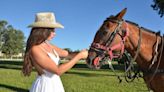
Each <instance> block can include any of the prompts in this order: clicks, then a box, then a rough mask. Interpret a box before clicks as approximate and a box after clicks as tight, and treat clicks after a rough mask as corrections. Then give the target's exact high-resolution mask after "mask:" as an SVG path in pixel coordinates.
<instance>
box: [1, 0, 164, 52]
mask: <svg viewBox="0 0 164 92" xmlns="http://www.w3.org/2000/svg"><path fill="white" fill-rule="evenodd" d="M151 4H153V0H1V3H0V20H6V21H7V22H8V24H10V25H12V26H13V27H14V28H15V29H18V30H22V31H23V33H24V35H25V37H26V39H27V38H28V36H29V33H30V31H31V29H30V28H28V27H27V26H28V25H29V24H31V23H33V22H34V20H35V14H36V13H38V12H53V13H54V14H55V17H56V21H57V22H59V23H61V24H62V25H64V27H65V28H64V29H56V36H55V38H54V39H53V40H52V41H51V43H52V44H55V45H57V46H59V47H60V48H70V49H71V50H81V49H88V48H89V46H90V45H91V43H92V41H93V39H94V36H95V33H96V32H97V30H98V29H99V27H100V26H101V25H102V23H103V21H104V20H105V19H106V18H107V17H109V16H110V15H116V14H117V13H119V12H120V11H121V10H122V9H124V8H127V12H126V14H125V15H124V20H130V21H132V22H134V23H136V24H138V25H139V26H141V27H144V28H147V29H150V30H152V31H154V32H157V31H161V33H162V34H163V33H164V18H160V16H159V15H158V13H157V11H154V10H153V9H152V7H150V6H151Z"/></svg>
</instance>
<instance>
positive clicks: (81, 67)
mask: <svg viewBox="0 0 164 92" xmlns="http://www.w3.org/2000/svg"><path fill="white" fill-rule="evenodd" d="M21 67H22V62H16V61H3V62H2V61H0V92H28V89H29V88H30V87H31V85H32V82H33V80H34V79H35V77H36V72H32V74H31V76H30V77H24V76H23V75H22V73H21ZM118 67H119V66H116V68H117V69H118V70H117V73H118V74H119V75H123V72H122V71H121V69H119V68H118ZM121 78H122V79H123V81H122V83H119V80H118V79H117V77H116V76H115V75H114V73H113V72H112V71H111V70H109V69H100V70H91V69H88V68H87V67H86V65H85V64H84V63H79V64H76V65H75V66H74V68H72V69H71V70H69V71H68V72H66V73H65V74H63V75H62V76H61V79H62V82H63V85H64V88H65V91H66V92H147V88H146V85H145V83H144V81H143V79H142V78H139V80H137V79H135V80H134V82H132V83H127V82H126V81H125V79H124V77H121Z"/></svg>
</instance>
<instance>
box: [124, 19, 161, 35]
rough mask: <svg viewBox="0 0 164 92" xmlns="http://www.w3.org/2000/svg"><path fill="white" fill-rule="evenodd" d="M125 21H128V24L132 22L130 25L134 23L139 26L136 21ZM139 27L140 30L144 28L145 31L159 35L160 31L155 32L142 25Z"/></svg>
mask: <svg viewBox="0 0 164 92" xmlns="http://www.w3.org/2000/svg"><path fill="white" fill-rule="evenodd" d="M126 22H128V23H130V24H132V25H135V26H137V27H139V25H138V24H137V23H134V22H132V21H129V20H126ZM139 28H141V29H142V30H145V31H147V32H150V33H153V34H157V35H160V31H158V32H155V31H153V30H150V29H147V28H145V27H142V26H141V27H139Z"/></svg>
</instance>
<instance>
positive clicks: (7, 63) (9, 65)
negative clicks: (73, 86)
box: [0, 61, 124, 71]
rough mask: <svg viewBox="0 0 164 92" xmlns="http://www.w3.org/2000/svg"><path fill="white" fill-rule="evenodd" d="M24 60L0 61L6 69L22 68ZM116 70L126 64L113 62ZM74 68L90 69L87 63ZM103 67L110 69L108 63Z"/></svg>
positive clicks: (122, 68)
mask: <svg viewBox="0 0 164 92" xmlns="http://www.w3.org/2000/svg"><path fill="white" fill-rule="evenodd" d="M22 65H23V62H22V61H0V68H4V69H15V70H21V69H22ZM113 67H114V69H115V70H122V71H124V65H118V64H113ZM73 68H86V69H89V68H88V66H87V65H86V64H85V63H80V64H78V63H77V64H75V65H74V67H73ZM101 69H109V66H108V64H106V65H103V66H102V67H101Z"/></svg>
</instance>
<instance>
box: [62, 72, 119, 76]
mask: <svg viewBox="0 0 164 92" xmlns="http://www.w3.org/2000/svg"><path fill="white" fill-rule="evenodd" d="M65 74H76V75H80V76H84V77H95V76H96V77H102V76H116V75H114V74H107V73H97V72H94V73H90V72H88V73H86V72H75V71H73V72H72V71H69V72H66V73H65Z"/></svg>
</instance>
